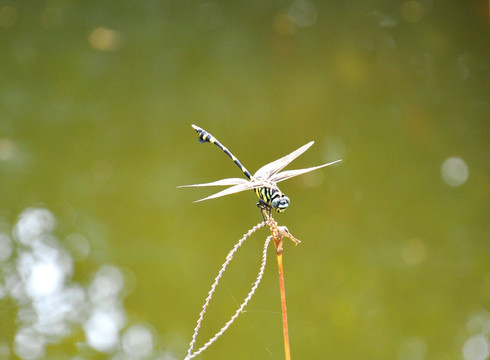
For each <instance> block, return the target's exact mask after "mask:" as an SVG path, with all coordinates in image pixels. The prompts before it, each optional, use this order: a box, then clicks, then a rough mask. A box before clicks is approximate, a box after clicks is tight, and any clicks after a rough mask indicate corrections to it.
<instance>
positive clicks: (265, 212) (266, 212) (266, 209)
mask: <svg viewBox="0 0 490 360" xmlns="http://www.w3.org/2000/svg"><path fill="white" fill-rule="evenodd" d="M257 207H258V208H259V209H260V212H261V213H262V217H263V218H264V221H268V220H269V218H270V217H271V215H272V214H271V212H272V208H271V207H270V206H269V205H268V204H267V203H266V202H265V201H263V200H262V199H260V200H259V201H258V202H257Z"/></svg>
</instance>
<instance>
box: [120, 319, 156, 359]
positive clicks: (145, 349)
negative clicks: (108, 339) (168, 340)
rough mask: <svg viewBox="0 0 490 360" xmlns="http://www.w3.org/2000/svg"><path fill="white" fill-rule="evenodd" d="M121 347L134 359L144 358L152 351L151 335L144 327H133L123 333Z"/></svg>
mask: <svg viewBox="0 0 490 360" xmlns="http://www.w3.org/2000/svg"><path fill="white" fill-rule="evenodd" d="M122 346H123V349H124V351H125V352H127V353H128V354H129V355H131V356H134V357H135V358H143V357H146V356H148V355H150V354H151V353H152V351H153V334H152V332H151V331H150V330H149V329H148V328H147V327H146V326H144V325H133V326H131V327H130V328H129V329H127V330H126V331H125V333H124V335H123V337H122Z"/></svg>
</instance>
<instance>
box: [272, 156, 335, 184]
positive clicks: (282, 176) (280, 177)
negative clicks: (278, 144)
mask: <svg viewBox="0 0 490 360" xmlns="http://www.w3.org/2000/svg"><path fill="white" fill-rule="evenodd" d="M340 161H342V160H335V161H332V162H330V163H327V164H323V165H319V166H314V167H311V168H307V169H299V170H286V171H283V172H281V173H279V174H275V175H272V177H271V178H270V181H272V182H274V183H278V182H280V181H284V180H287V179H291V178H292V177H295V176H298V175H302V174H306V173H309V172H310V171H314V170H318V169H321V168H323V167H326V166H329V165H333V164H336V163H338V162H340Z"/></svg>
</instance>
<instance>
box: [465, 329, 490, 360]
mask: <svg viewBox="0 0 490 360" xmlns="http://www.w3.org/2000/svg"><path fill="white" fill-rule="evenodd" d="M488 355H489V353H488V341H487V339H486V338H485V337H484V336H483V335H475V336H472V337H470V338H469V339H468V340H466V342H465V343H464V346H463V357H464V360H485V359H486V358H487V357H488Z"/></svg>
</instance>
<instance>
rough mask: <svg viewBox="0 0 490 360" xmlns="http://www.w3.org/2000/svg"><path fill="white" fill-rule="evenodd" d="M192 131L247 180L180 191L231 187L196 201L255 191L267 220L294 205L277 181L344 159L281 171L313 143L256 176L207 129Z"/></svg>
mask: <svg viewBox="0 0 490 360" xmlns="http://www.w3.org/2000/svg"><path fill="white" fill-rule="evenodd" d="M192 128H193V129H194V130H195V131H196V132H197V134H198V136H199V141H200V142H201V143H206V142H209V143H211V144H214V145H216V146H217V147H219V148H220V149H221V150H222V151H223V152H224V153H225V154H226V155H228V156H229V157H230V158H231V159H232V160H233V162H234V163H235V164H236V165H237V166H238V167H239V168H240V170H241V171H242V172H243V174H244V175H245V176H246V177H247V179H248V180H245V179H243V178H229V179H222V180H218V181H213V182H209V183H203V184H193V185H181V186H179V188H184V187H203V186H231V187H229V188H227V189H225V190H222V191H220V192H217V193H215V194H213V195H210V196H207V197H205V198H203V199H199V200H196V201H194V202H200V201H204V200H211V199H216V198H219V197H222V196H226V195H231V194H236V193H239V192H241V191H245V190H254V191H255V193H256V194H257V197H258V198H259V201H258V203H257V206H258V207H259V208H260V209H261V212H262V216H263V218H264V220H267V219H268V218H269V217H270V216H271V215H272V210H274V211H276V212H278V213H282V212H284V211H285V210H286V209H287V207H288V206H289V204H290V203H291V201H290V199H289V197H287V196H286V195H284V193H283V192H282V191H281V190H280V189H279V187H278V186H277V183H278V182H281V181H284V180H287V179H291V178H292V177H295V176H298V175H302V174H306V173H309V172H310V171H314V170H318V169H321V168H324V167H327V166H330V165H333V164H336V163H338V162H340V161H342V159H339V160H335V161H332V162H329V163H326V164H323V165H319V166H314V167H310V168H306V169H299V170H286V171H282V172H279V171H281V170H282V169H283V168H285V167H286V166H287V165H288V164H289V163H290V162H291V161H293V160H294V159H296V158H297V157H298V156H300V155H301V154H303V153H304V152H305V151H306V150H308V149H309V148H310V147H311V146H312V145H313V144H314V141H310V142H309V143H307V144H305V145H303V146H301V147H300V148H299V149H297V150H294V151H293V152H292V153H290V154H288V155H286V156H284V157H282V158H280V159H278V160H275V161H273V162H271V163H269V164H267V165H264V166H262V167H261V168H260V169H259V170H257V172H256V173H255V174H253V175H252V174H251V173H250V172H249V171H248V170H247V169H246V168H245V166H243V165H242V163H241V162H240V161H239V160H238V159H237V158H236V156H235V155H233V154H232V153H231V152H230V150H228V149H227V148H226V147H225V146H224V145H223V144H222V143H220V142H219V141H218V140H217V139H216V138H215V137H214V136H213V135H211V134H210V133H209V132H207V131H206V130H204V129H202V128H200V127H199V126H196V125H192Z"/></svg>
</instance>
